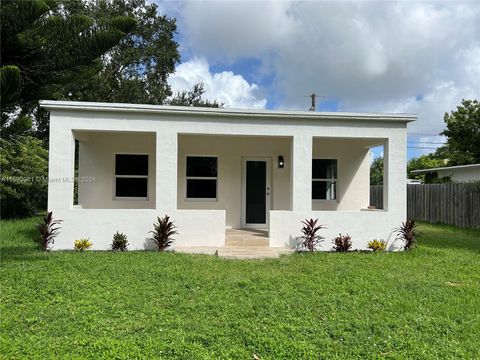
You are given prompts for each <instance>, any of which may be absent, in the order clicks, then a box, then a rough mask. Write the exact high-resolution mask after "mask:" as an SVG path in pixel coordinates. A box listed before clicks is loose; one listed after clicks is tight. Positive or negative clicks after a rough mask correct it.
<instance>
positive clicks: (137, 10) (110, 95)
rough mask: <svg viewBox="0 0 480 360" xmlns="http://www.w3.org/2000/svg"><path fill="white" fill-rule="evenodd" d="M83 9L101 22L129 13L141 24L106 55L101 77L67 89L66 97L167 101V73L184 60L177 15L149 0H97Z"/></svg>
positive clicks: (161, 102)
mask: <svg viewBox="0 0 480 360" xmlns="http://www.w3.org/2000/svg"><path fill="white" fill-rule="evenodd" d="M85 11H86V12H87V14H88V15H89V16H91V17H92V18H94V19H96V20H97V21H101V19H104V18H116V17H118V16H128V17H131V18H133V19H135V21H136V23H137V26H136V27H135V29H134V30H133V31H131V32H130V33H129V34H127V35H126V36H125V37H124V38H123V39H122V40H121V41H120V42H119V43H118V44H117V45H116V46H114V47H113V48H112V49H110V50H109V51H108V52H107V53H105V54H104V55H103V56H102V62H103V64H102V68H101V69H100V71H99V72H98V73H97V75H96V76H94V77H92V78H90V80H89V81H88V82H77V83H76V84H73V86H72V87H71V88H70V89H66V92H65V94H64V96H65V98H66V99H71V100H82V101H105V102H129V103H143V104H163V103H164V102H165V101H166V99H167V98H168V97H169V96H171V95H172V92H171V89H170V86H169V85H168V82H167V79H168V76H169V75H170V74H172V73H173V72H174V71H175V66H176V64H177V63H178V62H179V61H180V54H179V52H178V44H177V42H176V41H175V40H174V34H175V32H176V21H175V19H172V18H169V17H167V16H165V15H161V14H159V13H158V6H157V5H156V4H154V3H147V2H146V1H145V0H111V1H106V0H93V1H90V2H88V3H87V5H86V9H85Z"/></svg>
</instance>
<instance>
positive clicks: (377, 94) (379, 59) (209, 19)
mask: <svg viewBox="0 0 480 360" xmlns="http://www.w3.org/2000/svg"><path fill="white" fill-rule="evenodd" d="M158 4H159V7H160V9H161V11H163V12H164V13H166V14H167V15H169V16H172V17H175V18H176V19H177V25H178V34H177V37H176V40H177V41H178V43H179V45H180V52H181V55H182V63H181V64H180V65H179V66H178V67H177V71H176V73H175V74H174V75H172V76H171V77H170V80H169V81H170V84H171V85H172V87H173V89H174V90H182V89H189V88H191V87H192V86H193V85H194V84H195V83H198V82H203V83H204V84H205V88H206V89H207V92H206V94H205V95H206V97H208V98H210V99H217V100H219V101H220V102H223V103H225V106H227V107H232V108H266V109H305V110H307V109H308V107H309V105H310V104H309V98H308V97H307V95H308V94H311V93H312V92H315V93H317V94H320V95H322V96H324V98H323V99H322V100H321V102H320V104H319V106H318V107H317V110H319V111H366V112H407V113H417V114H418V121H417V122H416V123H414V124H413V125H411V126H409V157H412V156H418V155H421V154H423V153H428V152H430V151H433V150H434V149H432V147H435V146H439V144H438V143H441V142H442V141H444V139H443V138H442V137H439V136H437V134H438V133H439V132H440V131H441V130H442V129H443V127H444V123H443V114H444V113H445V112H449V111H451V110H453V109H455V107H456V106H457V105H458V104H459V103H460V102H461V99H462V98H477V99H478V98H480V2H474V1H472V2H461V1H450V2H439V1H436V2H424V1H419V2H416V1H400V2H386V1H377V2H374V1H368V2H367V1H358V2H353V1H351V2H342V1H335V2H327V1H275V2H269V1H238V2H237V1H188V2H172V1H166V2H161V1H158Z"/></svg>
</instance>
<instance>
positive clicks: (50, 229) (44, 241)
mask: <svg viewBox="0 0 480 360" xmlns="http://www.w3.org/2000/svg"><path fill="white" fill-rule="evenodd" d="M61 222H62V220H53V213H52V212H51V211H50V212H49V213H48V214H47V216H45V217H44V218H43V222H41V223H39V224H38V225H37V228H38V231H40V239H39V241H38V243H39V245H40V248H41V249H42V250H44V251H47V250H49V249H50V246H51V245H52V244H53V241H54V239H55V237H56V236H57V235H58V234H57V231H58V230H59V229H60V226H57V227H55V225H58V224H60V223H61Z"/></svg>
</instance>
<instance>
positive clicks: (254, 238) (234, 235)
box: [225, 229, 270, 247]
mask: <svg viewBox="0 0 480 360" xmlns="http://www.w3.org/2000/svg"><path fill="white" fill-rule="evenodd" d="M269 243H270V242H269V239H268V232H267V231H266V230H250V229H227V230H226V231H225V246H226V247H231V246H238V247H268V245H269Z"/></svg>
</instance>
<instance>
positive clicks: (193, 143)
mask: <svg viewBox="0 0 480 360" xmlns="http://www.w3.org/2000/svg"><path fill="white" fill-rule="evenodd" d="M41 105H42V107H43V108H45V109H46V110H49V111H50V151H49V157H50V159H49V181H50V182H49V189H48V209H49V210H51V211H53V213H54V216H55V218H57V219H62V220H63V223H62V230H61V232H60V234H59V236H58V237H57V238H56V240H55V244H54V249H71V248H72V246H73V241H74V240H75V239H78V238H81V237H89V238H90V239H91V241H92V242H93V244H94V249H108V247H109V245H110V243H111V239H112V235H113V233H115V232H116V231H117V230H118V231H120V232H124V233H126V234H127V235H128V239H129V243H130V248H131V249H145V248H148V247H149V246H150V243H151V242H150V241H149V240H148V238H149V231H150V230H152V228H153V226H152V224H153V222H154V221H155V220H156V217H157V216H163V215H164V214H168V215H170V216H171V217H172V219H173V220H174V221H175V223H176V225H177V226H178V231H179V234H178V235H177V236H176V237H175V239H176V242H175V244H176V246H216V247H221V246H223V245H224V244H225V229H228V228H254V229H265V230H267V231H268V241H269V245H270V246H271V247H282V246H289V247H293V246H294V245H295V243H296V241H295V238H296V237H297V236H299V235H301V231H300V230H301V220H303V219H305V218H319V222H320V224H324V225H326V227H327V229H325V230H321V231H320V235H322V236H324V237H325V238H326V240H325V241H324V242H323V244H322V249H324V250H330V249H331V248H332V243H331V240H332V239H333V238H334V237H335V236H337V235H338V234H339V233H344V234H345V233H348V234H350V235H351V236H352V240H353V247H354V248H357V249H363V248H365V247H366V244H367V242H368V241H369V240H372V239H374V238H377V239H384V240H388V241H389V249H391V250H394V249H399V248H400V247H401V243H400V242H398V241H395V235H394V234H393V233H392V230H393V229H394V228H396V227H398V226H399V225H400V224H401V222H402V221H404V220H405V217H406V180H405V168H406V139H407V137H406V135H407V123H408V122H411V121H414V120H415V119H416V117H415V116H414V115H406V114H367V113H341V112H333V113H329V112H310V111H272V110H237V109H228V108H227V109H212V108H193V107H171V106H153V105H134V104H107V103H83V102H63V101H42V102H41ZM76 141H78V149H79V151H78V154H76V151H75V148H76V146H75V143H76ZM378 145H384V153H385V170H384V172H385V173H384V210H368V205H369V191H370V185H369V183H370V182H369V171H370V157H369V148H370V147H373V146H378ZM76 156H78V176H79V178H78V205H74V182H73V178H74V174H75V169H74V167H75V160H74V159H75V157H76Z"/></svg>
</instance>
